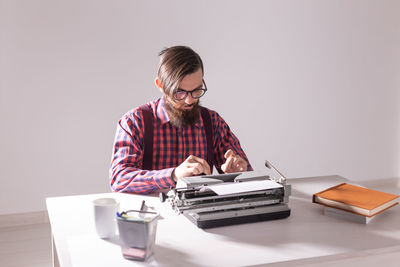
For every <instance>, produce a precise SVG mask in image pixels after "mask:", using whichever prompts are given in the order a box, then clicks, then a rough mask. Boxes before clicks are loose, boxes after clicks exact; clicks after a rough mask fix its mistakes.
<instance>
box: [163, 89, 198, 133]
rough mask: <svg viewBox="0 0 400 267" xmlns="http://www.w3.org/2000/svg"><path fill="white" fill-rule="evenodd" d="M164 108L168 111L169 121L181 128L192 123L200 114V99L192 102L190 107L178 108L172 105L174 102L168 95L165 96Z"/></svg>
mask: <svg viewBox="0 0 400 267" xmlns="http://www.w3.org/2000/svg"><path fill="white" fill-rule="evenodd" d="M164 99H165V103H164V104H165V110H166V111H167V113H168V116H169V121H170V122H171V123H172V125H174V126H175V127H178V128H181V127H185V126H187V125H193V124H194V123H195V122H196V121H197V120H198V119H199V114H200V104H199V102H200V101H197V102H196V103H194V104H193V107H192V108H191V109H187V110H185V109H179V108H176V107H175V106H174V102H172V100H170V99H169V98H168V97H165V98H164Z"/></svg>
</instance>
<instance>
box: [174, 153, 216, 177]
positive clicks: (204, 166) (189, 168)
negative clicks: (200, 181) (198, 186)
mask: <svg viewBox="0 0 400 267" xmlns="http://www.w3.org/2000/svg"><path fill="white" fill-rule="evenodd" d="M202 173H204V174H211V169H210V165H208V163H207V161H205V160H204V159H201V158H198V157H196V156H193V155H190V156H189V157H188V158H187V159H186V160H185V161H184V162H182V164H181V165H179V166H178V167H176V168H175V170H174V171H173V172H172V179H174V181H175V182H176V181H178V178H183V177H188V176H193V175H199V174H202Z"/></svg>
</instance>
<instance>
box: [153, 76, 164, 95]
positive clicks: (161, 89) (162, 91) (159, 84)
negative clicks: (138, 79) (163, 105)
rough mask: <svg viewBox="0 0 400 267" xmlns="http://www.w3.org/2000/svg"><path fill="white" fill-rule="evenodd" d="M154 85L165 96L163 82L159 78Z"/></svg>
mask: <svg viewBox="0 0 400 267" xmlns="http://www.w3.org/2000/svg"><path fill="white" fill-rule="evenodd" d="M154 83H155V84H156V86H157V88H158V90H160V91H161V93H163V94H164V89H163V87H162V85H161V81H160V79H158V77H156V78H155V79H154Z"/></svg>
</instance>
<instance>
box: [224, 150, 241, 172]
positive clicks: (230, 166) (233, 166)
mask: <svg viewBox="0 0 400 267" xmlns="http://www.w3.org/2000/svg"><path fill="white" fill-rule="evenodd" d="M224 157H225V158H226V161H225V163H224V164H222V166H221V169H222V171H223V172H224V173H231V172H244V171H246V170H247V161H245V160H244V159H242V158H241V157H240V156H238V155H236V154H235V152H233V151H232V149H229V150H228V151H226V153H225V155H224Z"/></svg>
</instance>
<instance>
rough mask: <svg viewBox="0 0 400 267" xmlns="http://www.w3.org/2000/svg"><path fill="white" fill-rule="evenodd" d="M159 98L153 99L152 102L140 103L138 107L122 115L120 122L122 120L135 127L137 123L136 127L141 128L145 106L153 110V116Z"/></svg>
mask: <svg viewBox="0 0 400 267" xmlns="http://www.w3.org/2000/svg"><path fill="white" fill-rule="evenodd" d="M158 102H159V99H158V100H153V101H150V102H147V103H146V104H143V105H140V106H138V107H135V108H133V109H131V110H129V111H128V112H126V113H125V114H124V115H122V117H121V119H120V123H121V122H122V123H123V124H127V125H128V127H130V128H131V127H133V126H134V125H136V127H139V128H141V127H142V126H143V111H142V108H143V107H148V108H149V109H150V111H151V112H152V114H153V116H154V114H155V112H156V110H157V105H158Z"/></svg>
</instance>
